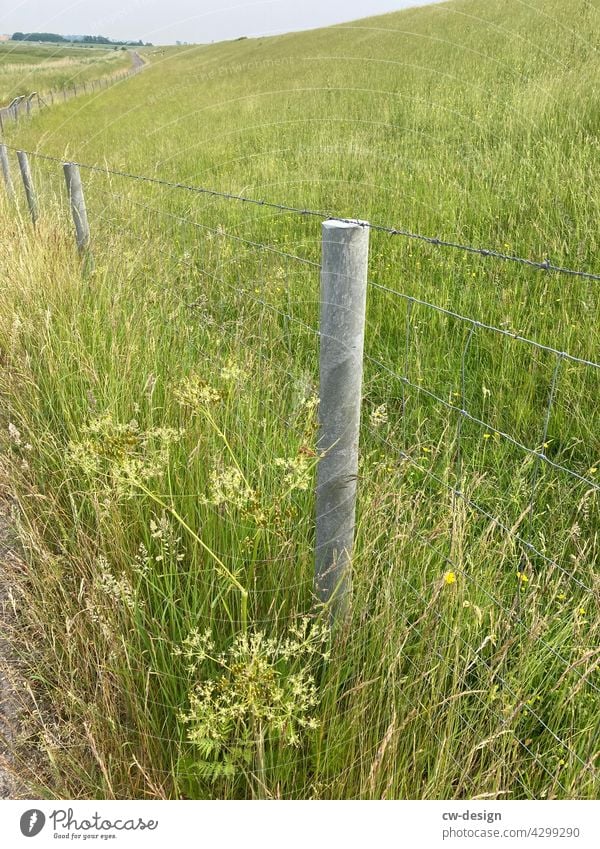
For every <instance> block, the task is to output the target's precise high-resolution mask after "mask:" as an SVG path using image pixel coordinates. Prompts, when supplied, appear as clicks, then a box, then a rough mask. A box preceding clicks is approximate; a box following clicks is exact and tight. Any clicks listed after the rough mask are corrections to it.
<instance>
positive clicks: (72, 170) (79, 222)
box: [63, 162, 90, 255]
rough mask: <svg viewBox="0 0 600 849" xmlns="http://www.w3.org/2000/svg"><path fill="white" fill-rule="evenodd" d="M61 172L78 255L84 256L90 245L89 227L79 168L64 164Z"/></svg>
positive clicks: (72, 163) (68, 163)
mask: <svg viewBox="0 0 600 849" xmlns="http://www.w3.org/2000/svg"><path fill="white" fill-rule="evenodd" d="M63 170H64V173H65V182H66V184H67V192H68V193H69V202H70V204H71V214H72V216H73V223H74V224H75V238H76V241H77V248H78V250H79V253H80V254H82V255H84V254H87V253H88V249H89V245H90V227H89V224H88V218H87V210H86V208H85V198H84V196H83V186H82V185H81V176H80V174H79V166H78V165H76V164H75V163H74V162H66V163H65V164H64V165H63Z"/></svg>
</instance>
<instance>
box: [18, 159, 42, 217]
mask: <svg viewBox="0 0 600 849" xmlns="http://www.w3.org/2000/svg"><path fill="white" fill-rule="evenodd" d="M17 159H18V160H19V168H20V169H21V177H22V178H23V187H24V189H25V196H26V198H27V205H28V207H29V212H30V213H31V220H32V222H33V224H34V226H35V224H36V222H37V220H38V217H39V215H38V203H37V198H36V195H35V189H34V186H33V180H32V179H31V170H30V168H29V160H28V158H27V154H26V153H25V151H24V150H18V151H17Z"/></svg>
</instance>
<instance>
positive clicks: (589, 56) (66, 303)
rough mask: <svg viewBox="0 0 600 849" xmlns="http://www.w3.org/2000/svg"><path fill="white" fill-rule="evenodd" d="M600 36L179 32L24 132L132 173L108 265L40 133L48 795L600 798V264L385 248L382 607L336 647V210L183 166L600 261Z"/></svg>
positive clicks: (474, 9)
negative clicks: (324, 332) (326, 614)
mask: <svg viewBox="0 0 600 849" xmlns="http://www.w3.org/2000/svg"><path fill="white" fill-rule="evenodd" d="M599 37H600V11H599V10H598V9H597V8H595V7H594V5H593V4H592V3H590V2H586V0H531V2H527V3H525V2H521V0H453V2H448V3H440V4H436V5H431V6H428V7H421V8H419V9H414V10H407V11H403V12H398V13H394V14H390V15H386V16H383V17H378V18H371V19H368V20H362V21H357V22H353V23H351V24H348V25H344V26H336V27H331V28H328V29H322V30H315V31H312V32H305V33H299V34H290V35H284V36H277V37H273V38H258V39H244V40H239V41H234V42H227V43H223V44H215V45H209V46H197V47H193V46H192V47H190V46H188V47H179V48H148V49H144V50H143V51H141V52H142V53H143V55H144V56H145V57H146V58H147V59H148V60H149V64H148V67H146V68H145V69H144V70H143V71H142V73H140V74H138V75H137V76H135V77H133V78H131V79H128V80H126V81H124V82H122V83H119V84H117V85H115V86H113V87H111V88H110V89H109V90H106V91H102V92H100V93H97V94H95V95H91V96H84V97H78V98H76V99H74V100H72V101H70V102H68V103H64V104H58V105H56V106H55V107H54V109H52V110H45V111H43V112H42V113H41V114H39V115H35V116H34V117H33V118H32V119H31V121H30V122H29V123H27V122H25V121H23V122H21V123H20V125H19V126H18V127H13V126H9V127H7V128H6V134H5V141H6V142H7V143H8V144H9V145H11V146H12V147H20V148H24V149H26V150H29V151H33V152H35V151H37V152H39V153H43V154H45V155H47V156H50V157H57V158H58V159H59V160H60V159H68V160H75V161H79V162H81V163H86V164H88V165H94V166H97V169H96V170H88V169H82V171H81V174H82V179H83V183H84V188H85V192H86V200H87V207H88V213H89V220H90V227H91V232H92V250H93V270H92V269H91V264H90V261H89V260H88V261H87V262H86V263H84V266H83V267H82V265H81V263H80V261H79V258H78V256H77V254H76V251H75V248H74V241H73V234H72V226H71V222H70V218H69V210H68V206H67V203H66V200H65V191H64V179H63V174H62V168H61V166H60V162H54V161H52V159H47V158H46V159H42V158H37V157H35V156H32V157H31V166H32V173H33V180H34V183H35V186H36V188H37V192H38V201H39V210H40V219H39V222H38V226H37V229H36V230H35V231H34V230H33V229H32V228H31V226H30V224H29V221H28V215H27V209H26V206H25V203H24V198H23V197H22V191H21V186H19V185H17V181H16V178H17V171H16V164H15V159H14V151H12V150H11V151H10V156H11V164H12V166H13V178H14V179H15V186H16V190H17V198H16V203H12V202H11V201H10V199H9V198H8V197H5V196H4V195H2V198H1V200H0V218H1V221H2V230H1V235H0V274H1V275H2V279H3V280H4V281H5V283H4V284H3V286H2V287H0V425H1V430H0V432H1V434H2V436H1V437H0V438H1V440H2V443H1V444H2V454H1V455H0V456H1V466H0V470H1V472H2V485H3V487H4V488H5V491H6V495H7V496H9V497H10V498H11V499H12V503H13V504H14V522H15V526H16V527H17V529H18V530H19V532H20V537H21V540H22V553H23V556H22V563H21V562H18V563H14V564H12V567H11V585H12V587H13V589H12V594H13V598H14V607H15V610H16V612H17V614H18V627H15V629H14V633H13V634H12V639H13V643H14V645H15V652H16V654H17V657H18V659H19V664H18V667H17V668H16V669H15V668H14V667H13V669H12V674H13V675H14V676H15V678H16V683H17V685H18V692H19V693H21V694H22V701H23V705H22V706H23V716H24V722H23V731H22V735H21V736H22V741H21V742H20V743H19V746H18V750H17V752H16V755H15V758H16V768H17V769H18V771H19V772H20V775H21V777H22V779H23V780H25V781H26V782H28V783H29V785H30V786H32V787H33V789H34V790H35V792H37V793H40V794H45V795H48V796H54V797H60V796H63V797H66V798H73V797H75V798H77V797H89V798H96V797H117V798H118V797H131V796H134V797H140V798H142V797H159V798H163V797H164V798H263V797H264V798H406V797H408V798H473V797H478V798H594V797H596V796H597V794H598V791H599V789H600V782H599V780H598V766H599V764H598V755H599V753H600V729H599V725H598V719H597V716H598V694H599V687H600V681H599V676H598V659H599V656H598V649H597V646H598V638H599V636H600V634H599V632H600V615H599V610H598V592H599V589H600V587H599V583H598V574H597V564H598V556H599V553H600V537H599V522H598V519H599V512H598V489H599V485H600V471H599V470H600V438H599V434H600V427H599V425H600V416H599V414H598V403H597V399H598V391H599V389H600V370H599V369H598V368H596V367H594V365H593V364H592V363H593V362H598V360H600V354H599V344H598V343H599V337H600V333H599V325H598V306H599V291H600V290H599V286H600V284H599V283H598V281H597V280H591V279H586V278H583V277H577V276H563V275H558V274H555V273H551V272H548V271H540V270H535V269H533V268H530V267H527V266H523V265H519V264H515V263H510V262H501V261H498V260H494V259H492V258H490V257H482V256H479V255H476V254H471V253H468V252H464V251H459V250H453V249H450V248H441V247H439V246H436V245H431V244H428V243H425V242H422V241H419V240H416V239H409V238H407V237H406V236H400V235H390V234H388V233H384V232H380V231H373V232H371V253H370V265H369V283H370V286H369V295H368V315H367V332H366V342H365V351H366V355H367V356H366V360H365V379H364V400H363V408H362V410H363V425H362V433H361V462H360V469H359V502H358V525H357V540H356V552H355V557H354V563H353V577H354V598H353V606H352V617H351V621H350V622H349V623H348V626H347V628H346V629H344V630H343V631H342V632H341V633H340V634H339V635H338V638H337V640H336V641H334V644H333V645H331V646H329V645H328V644H327V642H326V631H324V630H323V628H322V625H321V618H320V616H319V611H318V610H317V609H316V608H315V604H314V598H313V594H312V570H313V552H314V477H315V462H316V456H317V453H318V450H319V449H320V446H318V444H317V410H316V406H317V399H316V391H317V386H318V336H317V333H316V329H317V325H318V311H319V269H318V267H317V265H318V262H319V260H320V237H321V234H320V218H319V216H312V215H300V214H297V213H294V212H290V211H289V210H287V211H286V210H285V209H275V208H272V207H267V206H263V207H261V206H259V205H253V204H249V203H243V202H241V201H240V200H236V199H225V198H221V197H218V196H214V195H211V194H206V193H198V192H192V191H187V190H185V189H183V188H171V187H168V186H166V185H164V184H162V183H160V181H172V182H176V183H179V184H187V185H193V186H200V187H204V188H208V189H211V190H215V191H217V192H222V193H228V194H231V195H244V196H246V197H249V198H254V199H264V200H266V201H270V202H273V203H275V204H277V203H279V204H282V205H283V206H286V207H297V208H299V209H302V210H305V209H310V210H316V211H322V212H323V214H324V215H330V214H333V215H337V216H348V217H352V218H360V219H363V220H367V221H370V222H372V223H376V224H383V225H390V226H392V227H396V228H400V229H402V230H409V231H412V232H415V233H420V234H425V235H427V236H431V237H439V238H443V239H446V240H450V241H453V242H463V243H466V244H470V245H475V246H480V247H485V248H492V249H495V250H498V251H500V252H502V253H506V254H517V255H521V256H525V257H530V258H531V259H534V260H539V261H544V260H546V259H550V261H551V263H553V264H555V265H561V266H571V267H573V268H576V269H581V270H582V271H588V272H600V251H599V235H598V234H599V232H600V230H599V227H598V221H599V219H600V211H599V208H598V207H599V204H600V191H599V189H600V169H599V167H598V154H599V151H598V146H599V138H600V135H599V134H600V109H599V98H600V89H599V83H600V62H599V50H600V38H599ZM0 70H1V66H0ZM17 78H18V77H17ZM17 78H15V80H16V79H17ZM14 84H15V85H16V84H17V83H16V81H15V83H14ZM105 168H108V169H111V170H113V171H123V172H128V173H129V174H132V175H147V176H151V177H152V178H155V179H157V180H158V181H159V182H153V183H151V182H147V181H143V180H136V179H132V178H129V177H124V176H119V175H116V174H112V175H110V174H107V173H104V172H103V169H105ZM382 287H383V288H382ZM436 307H437V308H442V310H446V311H449V312H452V313H454V315H449V314H448V312H444V311H440V309H436ZM461 316H462V317H464V318H461ZM465 318H466V319H467V320H465ZM474 322H475V323H474ZM483 325H486V326H483ZM490 327H491V328H497V330H494V329H490ZM498 331H501V332H498ZM515 336H518V337H519V338H515ZM523 337H526V339H525V340H524V339H523ZM527 339H529V340H532V341H534V342H536V343H538V344H539V345H542V346H546V347H545V348H540V347H536V346H535V345H532V344H530V343H529V342H528V341H526V340H527ZM565 354H568V355H569V356H565ZM461 410H464V411H466V412H467V413H468V416H465V415H461ZM305 617H310V619H305ZM24 684H25V685H26V686H23V685H24ZM32 750H33V751H34V756H32V754H31V753H32Z"/></svg>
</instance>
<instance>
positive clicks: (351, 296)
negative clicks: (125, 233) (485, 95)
mask: <svg viewBox="0 0 600 849" xmlns="http://www.w3.org/2000/svg"><path fill="white" fill-rule="evenodd" d="M322 237H323V242H322V251H323V255H322V265H321V317H320V337H321V338H320V353H319V373H320V376H319V442H318V451H319V454H320V459H319V461H318V466H317V493H316V495H317V499H316V500H317V511H316V512H317V515H316V551H315V590H316V593H317V595H318V597H319V599H320V601H321V602H323V603H325V604H327V605H329V613H330V620H331V621H332V623H334V624H335V623H340V622H342V621H343V620H344V619H345V618H346V617H347V614H348V613H349V610H350V602H351V593H352V576H351V566H352V551H353V545H354V522H355V511H356V492H357V476H358V436H359V427H360V407H361V392H362V373H363V349H364V335H365V313H366V298H367V265H368V254H369V228H368V225H367V224H366V222H361V223H347V222H344V221H335V220H331V221H325V222H324V223H323V227H322Z"/></svg>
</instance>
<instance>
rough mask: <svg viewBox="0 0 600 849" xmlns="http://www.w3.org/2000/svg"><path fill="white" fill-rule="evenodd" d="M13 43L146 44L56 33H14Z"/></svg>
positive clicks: (149, 45)
mask: <svg viewBox="0 0 600 849" xmlns="http://www.w3.org/2000/svg"><path fill="white" fill-rule="evenodd" d="M12 40H13V41H54V42H58V43H61V42H62V43H65V44H71V43H72V42H77V43H83V44H108V45H110V46H117V45H125V46H127V47H143V46H144V42H143V41H142V40H141V39H140V40H139V41H114V40H113V39H111V38H106V36H104V35H73V36H64V35H59V34H58V33H56V32H13V34H12ZM151 46H152V45H151V44H150V42H146V47H151Z"/></svg>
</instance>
